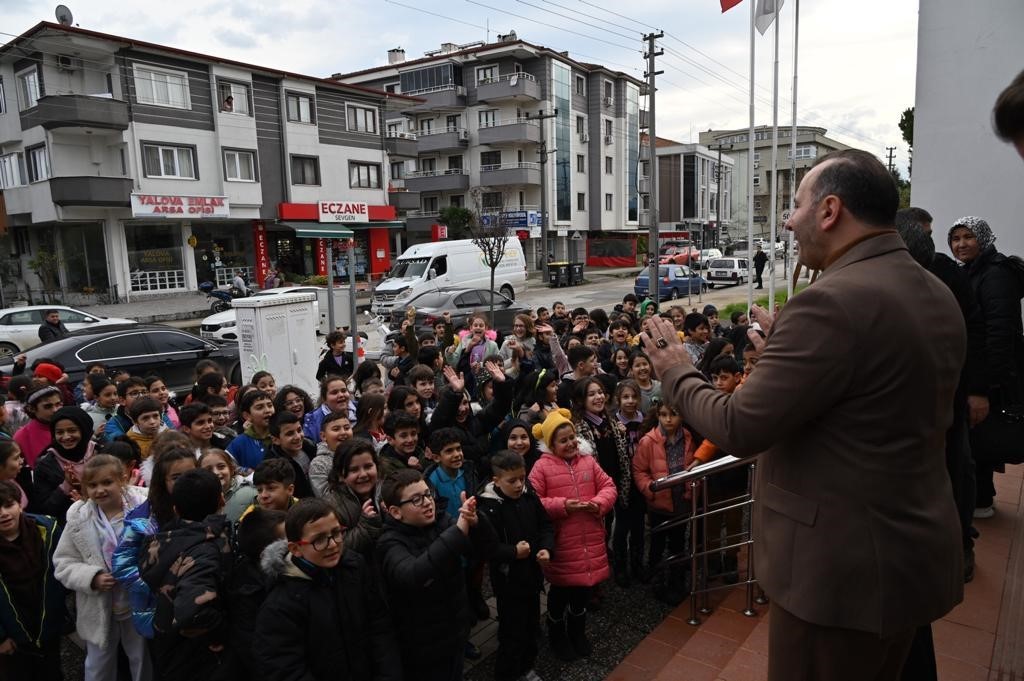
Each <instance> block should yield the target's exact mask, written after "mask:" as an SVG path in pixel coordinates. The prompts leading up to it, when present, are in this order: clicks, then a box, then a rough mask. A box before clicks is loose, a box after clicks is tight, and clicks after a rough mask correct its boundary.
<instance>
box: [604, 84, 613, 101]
mask: <svg viewBox="0 0 1024 681" xmlns="http://www.w3.org/2000/svg"><path fill="white" fill-rule="evenodd" d="M604 103H605V105H608V104H611V103H612V82H611V81H610V80H606V81H604Z"/></svg>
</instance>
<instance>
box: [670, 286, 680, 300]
mask: <svg viewBox="0 0 1024 681" xmlns="http://www.w3.org/2000/svg"><path fill="white" fill-rule="evenodd" d="M668 298H669V300H679V289H677V288H674V289H672V290H671V291H669V292H668Z"/></svg>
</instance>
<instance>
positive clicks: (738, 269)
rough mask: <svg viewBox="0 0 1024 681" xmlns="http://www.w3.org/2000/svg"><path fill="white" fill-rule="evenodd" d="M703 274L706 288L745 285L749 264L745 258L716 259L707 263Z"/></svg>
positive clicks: (748, 273)
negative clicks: (706, 284)
mask: <svg viewBox="0 0 1024 681" xmlns="http://www.w3.org/2000/svg"><path fill="white" fill-rule="evenodd" d="M705 274H706V276H707V281H708V288H714V287H715V285H716V284H720V285H722V286H725V285H727V284H737V285H738V284H745V283H747V280H748V279H749V278H750V263H749V262H748V261H747V259H746V258H717V259H715V260H712V261H710V262H709V263H708V269H707V271H706V272H705Z"/></svg>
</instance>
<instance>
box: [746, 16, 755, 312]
mask: <svg viewBox="0 0 1024 681" xmlns="http://www.w3.org/2000/svg"><path fill="white" fill-rule="evenodd" d="M755 4H756V3H755V2H754V0H750V127H749V130H748V132H747V142H748V147H747V311H748V312H749V310H750V308H752V307H753V306H754V280H753V278H751V276H750V266H751V264H752V262H753V256H754V5H755Z"/></svg>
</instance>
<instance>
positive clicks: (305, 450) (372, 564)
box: [0, 295, 757, 681]
mask: <svg viewBox="0 0 1024 681" xmlns="http://www.w3.org/2000/svg"><path fill="white" fill-rule="evenodd" d="M657 314H659V312H658V306H657V304H656V303H654V302H653V301H644V303H643V304H641V303H640V301H638V300H637V299H636V297H634V296H632V295H628V296H626V297H625V298H624V299H623V302H622V304H621V305H617V306H616V307H615V310H614V311H612V312H611V313H607V312H606V311H604V310H590V311H588V310H586V309H583V308H578V309H575V310H572V311H571V312H570V311H567V310H566V308H565V306H564V305H563V304H562V303H557V302H556V303H555V304H554V305H553V306H552V308H551V310H548V309H546V308H539V309H537V310H536V311H535V312H534V313H531V314H523V315H519V316H517V317H516V319H515V324H514V328H513V329H512V330H511V332H510V333H509V334H508V335H507V336H505V337H504V338H502V337H500V335H499V334H497V333H496V332H495V331H494V330H492V329H490V328H489V325H488V323H487V320H486V319H485V318H484V317H483V316H480V315H474V316H472V317H470V319H469V321H468V324H467V326H466V328H461V329H460V328H453V326H452V324H451V322H450V319H449V318H448V316H447V315H445V317H444V319H442V320H440V321H439V322H438V324H437V325H436V326H435V327H434V328H431V329H429V330H427V331H426V332H423V333H418V332H417V329H415V327H414V326H413V323H412V317H411V316H410V317H409V318H408V319H407V321H406V323H405V324H403V326H402V329H401V334H400V337H399V340H398V341H397V342H396V343H395V344H394V352H393V353H387V354H386V356H384V357H383V358H382V359H381V361H380V362H379V363H377V362H371V361H364V362H361V363H360V364H359V365H358V367H356V368H355V370H354V371H353V365H352V362H351V358H350V357H346V356H344V352H343V346H344V344H343V340H344V339H342V338H340V337H339V336H337V335H336V334H332V335H331V336H328V338H327V345H328V348H327V351H326V353H325V356H324V360H323V361H322V362H321V364H320V368H319V370H318V379H319V383H320V389H319V393H318V394H314V395H310V394H309V393H307V392H306V391H305V390H304V389H303V388H301V387H298V386H295V385H285V386H283V387H281V388H280V389H278V388H277V385H276V381H275V378H274V377H273V376H272V375H270V374H268V373H267V372H259V373H257V374H255V375H254V376H253V377H252V379H251V380H250V382H249V383H248V384H247V385H243V386H231V385H229V384H228V381H227V380H226V379H225V377H224V376H223V375H221V373H220V371H219V369H218V367H217V365H215V364H214V363H212V362H208V361H205V360H204V361H200V362H199V363H198V364H197V366H196V368H195V378H194V387H193V389H192V391H191V393H190V394H188V395H178V396H175V395H173V394H171V393H170V392H169V391H168V390H167V387H166V384H165V383H164V381H163V380H162V379H161V378H160V377H159V376H158V375H155V374H154V375H149V376H145V377H137V376H130V375H127V374H124V373H123V372H112V371H108V370H107V367H105V366H103V365H99V364H97V365H93V366H90V367H88V368H87V374H88V375H87V377H86V380H85V381H83V382H82V384H80V385H79V386H75V388H76V389H74V390H73V389H72V388H71V386H68V385H67V383H68V381H67V376H66V375H65V374H64V372H63V369H62V368H61V367H60V366H59V365H57V364H55V363H53V362H46V361H44V362H37V363H36V365H34V366H32V367H25V369H24V373H23V374H22V375H19V376H15V377H13V378H11V379H10V381H9V382H8V383H7V385H6V386H4V390H3V393H5V394H6V398H5V399H4V398H3V397H0V678H12V679H14V678H33V679H43V680H45V681H49V680H50V679H60V678H62V672H61V661H60V659H61V658H60V656H59V654H58V653H57V651H58V649H59V640H60V637H61V636H62V635H63V634H65V633H67V628H66V627H65V621H66V620H67V619H68V617H69V615H68V612H67V607H66V599H65V596H66V594H68V593H73V594H74V597H75V598H74V603H75V607H74V611H75V618H76V620H77V630H78V633H79V635H80V637H81V639H82V640H83V641H84V642H85V645H86V661H85V678H86V680H87V681H107V680H109V679H115V678H118V674H119V673H120V674H121V675H122V678H126V677H130V678H131V679H132V680H133V681H147V680H149V679H161V680H167V681H198V680H201V679H249V678H254V677H255V678H263V679H269V680H272V681H276V680H282V681H283V680H285V679H309V680H314V679H328V678H330V679H336V678H340V679H396V680H397V679H402V678H413V677H416V678H425V679H438V680H439V681H455V680H457V679H460V678H461V677H462V672H463V662H464V659H466V658H470V659H475V658H477V657H479V655H480V653H479V651H478V650H476V648H475V647H474V646H473V645H472V644H471V643H470V641H469V632H470V628H471V627H472V625H473V624H474V622H475V621H477V620H481V619H486V618H488V617H489V616H490V615H491V613H490V610H489V607H488V605H487V603H486V601H485V599H484V592H485V586H484V585H485V581H484V576H485V574H489V583H490V588H491V591H492V592H493V594H494V596H495V597H496V601H497V611H498V612H497V615H498V623H499V624H498V642H499V647H498V653H497V662H496V665H495V678H496V679H498V680H499V681H512V680H514V679H528V680H529V681H535V680H536V679H537V678H538V676H537V673H536V671H535V670H534V667H535V661H536V659H537V655H538V645H537V639H538V633H539V631H540V627H541V622H542V620H543V621H544V622H545V623H546V630H547V635H548V641H549V645H550V649H551V652H552V653H553V654H554V655H555V656H557V657H558V658H559V659H561V660H564V661H572V660H575V659H578V658H581V657H587V656H589V655H590V654H591V652H592V645H591V643H590V640H589V639H588V636H587V624H586V622H587V612H588V609H590V608H593V607H597V606H599V604H600V598H601V596H600V591H601V584H602V582H604V581H606V580H608V579H609V578H611V577H612V576H614V579H615V580H616V582H617V583H618V585H619V586H621V587H624V588H625V587H630V586H631V585H634V584H636V583H642V584H648V583H651V582H653V584H652V593H653V595H654V596H655V597H657V598H659V599H661V600H664V601H666V602H668V603H672V604H677V603H679V602H681V601H682V599H683V598H685V596H686V594H687V593H688V590H689V589H688V586H687V579H688V576H687V575H686V574H685V570H682V569H678V568H674V567H673V568H671V569H668V568H666V566H665V560H664V558H665V555H664V554H665V547H666V544H667V545H668V551H669V554H670V555H671V554H676V553H680V552H683V551H684V550H685V537H684V535H683V530H682V525H681V524H680V525H679V526H678V527H676V528H674V529H671V530H669V531H664V532H663V531H658V532H653V533H651V532H650V531H651V530H652V529H653V528H655V527H656V526H657V525H658V524H660V523H663V522H666V521H673V520H676V521H678V520H679V519H680V518H682V517H684V516H686V515H687V514H688V513H689V508H690V502H689V497H688V495H689V494H690V490H689V489H687V488H683V487H678V488H675V489H672V490H666V491H659V492H654V491H652V488H651V484H652V482H653V481H654V480H656V479H658V478H660V477H663V476H665V475H668V474H671V473H674V472H678V471H681V470H684V469H686V468H687V467H690V466H692V465H694V463H695V462H698V461H708V460H710V459H711V458H713V457H715V456H718V455H720V454H721V452H719V450H718V449H717V448H716V447H715V446H714V445H713V444H712V443H710V442H708V441H705V440H703V439H702V438H701V436H700V434H699V433H696V432H693V430H692V429H691V428H690V427H689V426H688V425H687V423H686V418H685V414H679V413H678V412H677V411H676V410H675V409H674V408H673V407H672V406H671V405H668V404H663V403H662V402H661V398H660V383H659V382H658V380H657V377H655V376H654V375H653V372H652V369H651V364H650V362H649V360H648V359H647V357H646V355H645V354H644V352H643V347H642V346H641V345H640V344H639V340H638V339H639V334H640V332H641V331H642V330H643V328H644V326H645V324H646V320H648V319H650V318H651V317H652V316H654V315H657ZM664 316H665V317H667V318H669V319H672V320H673V323H674V324H675V325H676V328H677V330H678V332H679V334H680V337H681V338H683V339H684V341H685V343H686V348H687V350H688V351H689V352H690V354H691V356H692V357H693V359H694V362H695V363H697V364H698V365H699V366H700V367H701V368H702V369H703V370H704V372H705V374H706V375H707V377H708V380H709V381H712V382H714V384H715V386H716V387H717V388H718V389H719V390H722V391H724V392H731V391H733V390H735V389H737V387H739V384H740V383H741V381H742V378H743V375H744V373H749V372H750V371H751V370H752V369H753V366H754V364H755V363H756V359H757V353H756V352H754V351H753V350H751V349H749V348H748V347H747V346H746V343H745V341H742V340H741V339H744V338H745V333H744V327H743V325H742V324H741V323H740V322H745V320H737V319H733V328H731V329H725V328H723V327H722V325H721V324H720V323H719V321H718V314H717V311H716V310H715V309H714V307H713V306H706V307H705V309H704V311H703V312H702V313H698V312H696V311H691V312H687V311H686V310H683V309H682V308H672V309H671V310H669V311H668V312H666V313H665V314H664ZM314 398H316V399H314ZM733 484H743V482H742V481H733ZM728 491H729V490H728V489H722V490H715V493H718V494H726V493H728ZM741 521H742V518H731V519H730V520H729V523H728V524H729V527H728V528H727V529H724V530H723V534H724V533H726V532H728V533H735V532H737V531H739V528H738V527H737V526H736V525H737V524H738V523H739V522H741ZM648 536H650V540H648V539H647V538H648ZM722 555H723V559H722V561H721V564H720V565H719V566H718V569H717V573H721V574H722V575H723V577H724V578H726V579H728V578H729V577H730V574H731V575H732V576H733V577H734V576H735V575H734V573H735V570H736V560H735V555H728V554H727V552H726V553H723V554H722ZM545 588H546V589H547V614H546V616H544V617H543V618H542V615H541V609H540V596H541V594H542V593H543V592H544V590H545ZM29 670H31V671H29Z"/></svg>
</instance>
